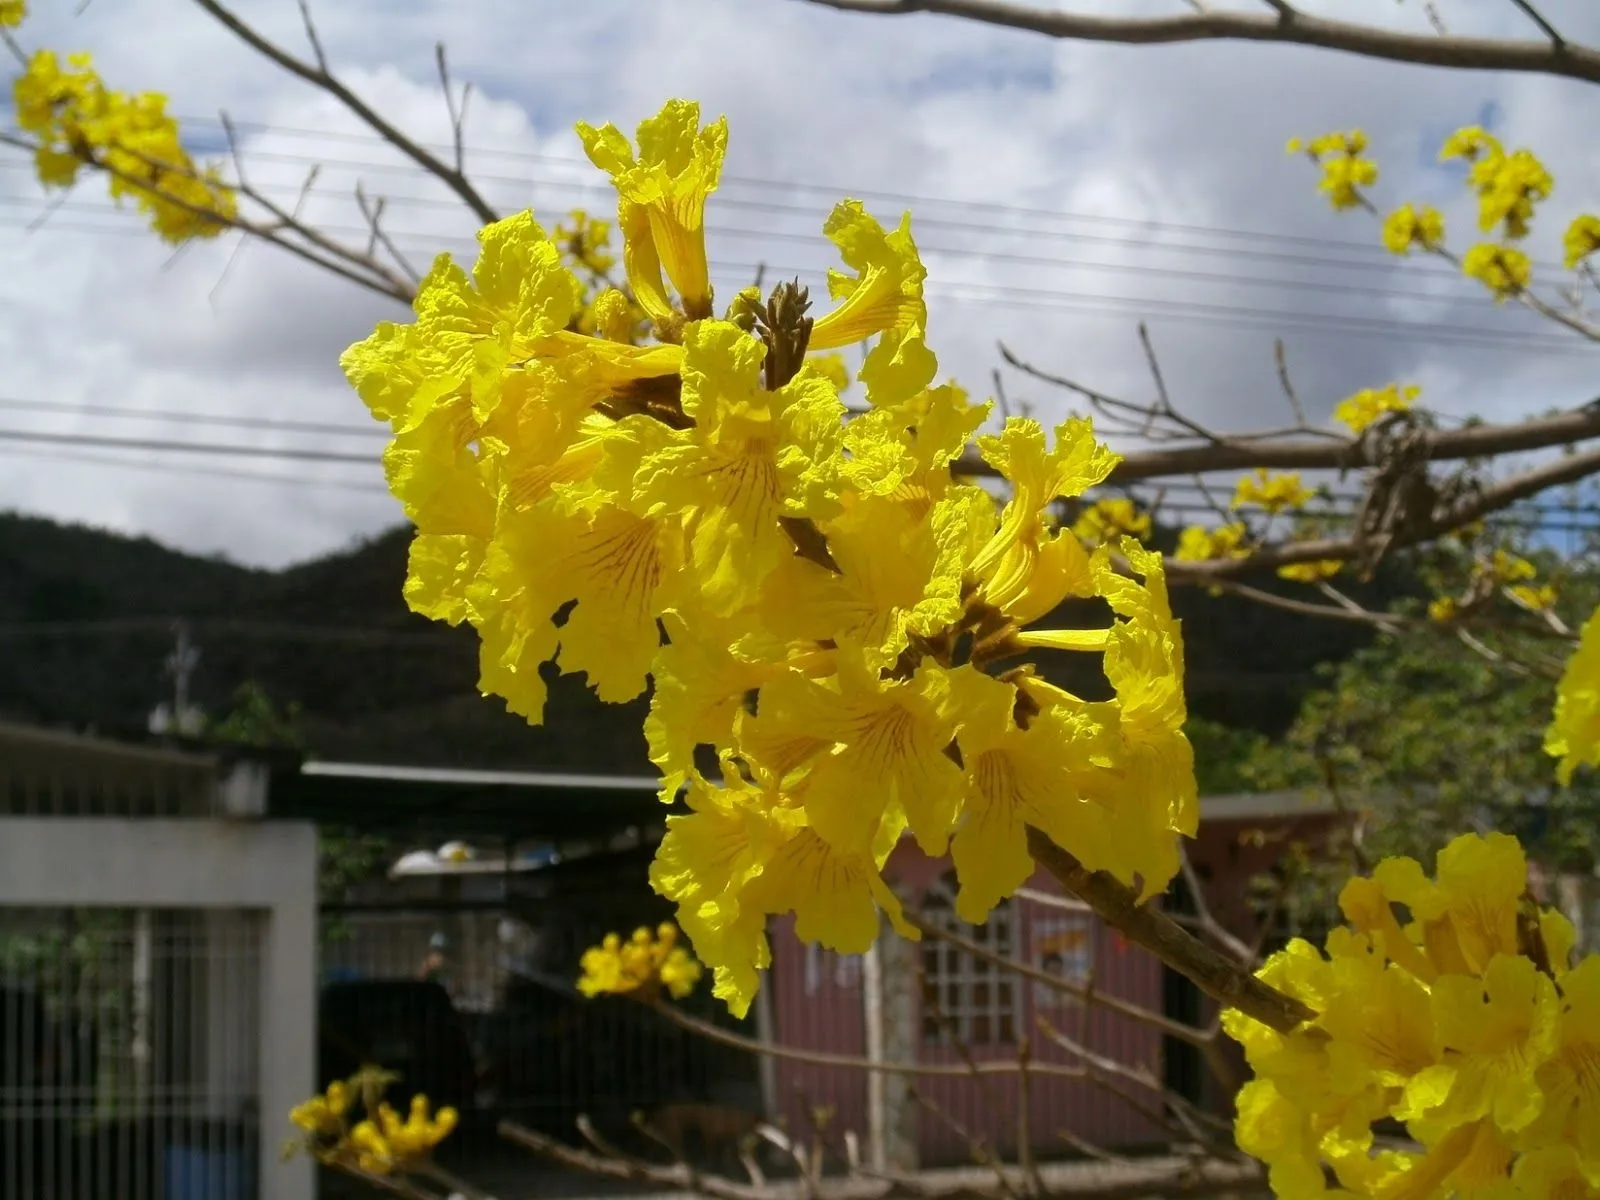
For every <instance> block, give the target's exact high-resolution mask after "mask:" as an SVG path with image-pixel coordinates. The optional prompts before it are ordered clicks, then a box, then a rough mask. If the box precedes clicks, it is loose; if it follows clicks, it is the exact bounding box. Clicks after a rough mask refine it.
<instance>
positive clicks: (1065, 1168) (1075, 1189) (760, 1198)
mask: <svg viewBox="0 0 1600 1200" xmlns="http://www.w3.org/2000/svg"><path fill="white" fill-rule="evenodd" d="M498 1130H499V1133H500V1136H501V1137H503V1138H505V1139H506V1140H507V1141H508V1142H511V1143H512V1144H513V1145H517V1146H521V1147H523V1148H524V1149H526V1150H531V1151H533V1152H534V1153H535V1154H539V1155H542V1156H544V1157H545V1158H548V1159H550V1160H551V1161H553V1162H557V1163H560V1164H561V1165H562V1166H566V1167H572V1168H574V1169H576V1170H579V1171H587V1172H589V1173H590V1174H591V1175H598V1176H601V1177H603V1178H607V1179H619V1180H626V1181H629V1182H635V1183H649V1184H653V1185H655V1186H656V1187H657V1188H658V1189H659V1188H670V1189H672V1190H674V1191H683V1190H685V1189H686V1188H687V1186H688V1177H687V1174H686V1172H685V1170H684V1168H683V1167H682V1166H680V1165H673V1166H664V1165H663V1166H657V1165H656V1164H654V1163H645V1162H641V1161H639V1160H637V1159H624V1158H612V1157H609V1156H607V1155H603V1154H599V1153H596V1152H594V1151H591V1150H583V1149H579V1148H578V1147H575V1146H569V1145H567V1144H566V1143H565V1142H562V1141H559V1140H558V1139H556V1138H553V1137H550V1136H549V1135H547V1134H543V1133H539V1132H537V1131H535V1130H532V1129H529V1128H527V1127H526V1126H523V1125H518V1124H517V1123H515V1122H514V1121H502V1122H500V1124H499V1126H498ZM1040 1171H1041V1174H1042V1175H1043V1177H1044V1185H1045V1191H1044V1193H1043V1194H1044V1196H1047V1197H1049V1196H1074V1197H1084V1198H1085V1200H1089V1198H1091V1197H1092V1198H1093V1200H1144V1198H1145V1197H1149V1196H1208V1195H1216V1194H1218V1193H1226V1192H1241V1193H1242V1192H1249V1191H1252V1190H1255V1189H1257V1188H1260V1187H1261V1186H1262V1185H1263V1183H1264V1182H1265V1174H1264V1172H1263V1170H1262V1168H1261V1165H1260V1164H1259V1163H1253V1162H1251V1163H1237V1162H1222V1161H1216V1160H1212V1161H1207V1162H1201V1163H1193V1162H1187V1161H1177V1162H1175V1161H1174V1160H1173V1159H1172V1158H1170V1157H1168V1158H1164V1159H1156V1160H1145V1161H1131V1162H1127V1163H1122V1162H1117V1163H1097V1164H1092V1165H1089V1164H1084V1163H1052V1164H1049V1165H1046V1166H1042V1167H1041V1168H1040ZM939 1174H940V1175H941V1176H943V1178H942V1179H941V1178H938V1177H935V1178H923V1177H916V1176H901V1175H895V1174H890V1173H887V1172H884V1173H872V1174H868V1173H865V1172H861V1173H856V1174H851V1175H847V1176H844V1177H842V1178H841V1177H829V1178H826V1179H823V1180H821V1181H819V1182H818V1184H817V1185H816V1192H817V1195H818V1196H820V1197H823V1198H825V1200H898V1198H900V1197H907V1198H911V1200H994V1197H995V1196H997V1194H998V1193H997V1192H996V1191H995V1190H993V1189H992V1188H991V1187H987V1186H983V1185H980V1184H978V1183H977V1182H976V1181H974V1180H973V1179H972V1178H971V1174H972V1173H971V1172H970V1171H949V1172H940V1173H939ZM697 1180H698V1183H699V1186H700V1189H701V1191H702V1192H703V1194H704V1195H707V1196H710V1197H712V1198H713V1200H803V1198H804V1197H806V1196H807V1186H808V1181H793V1182H791V1181H784V1182H775V1183H770V1184H768V1185H767V1186H765V1187H752V1186H750V1185H748V1184H740V1183H735V1182H734V1181H732V1180H731V1179H725V1178H722V1177H721V1176H716V1175H705V1174H701V1175H699V1176H698V1177H697Z"/></svg>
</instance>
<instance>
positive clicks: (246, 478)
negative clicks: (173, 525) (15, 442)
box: [0, 445, 390, 496]
mask: <svg viewBox="0 0 1600 1200" xmlns="http://www.w3.org/2000/svg"><path fill="white" fill-rule="evenodd" d="M0 455H10V456H11V457H13V458H25V459H27V460H29V461H30V462H31V461H33V460H35V459H49V460H51V461H53V462H74V463H84V464H87V465H90V466H97V467H112V468H122V469H128V470H140V471H156V472H159V473H160V474H163V475H188V476H194V477H197V478H211V479H224V480H227V481H228V482H230V483H235V482H245V483H270V484H276V485H278V486H280V487H281V486H289V487H295V488H305V487H320V488H331V489H333V490H335V491H344V492H365V493H367V494H368V495H376V496H387V495H389V494H390V493H389V489H388V488H387V487H385V486H384V485H383V484H379V483H358V482H356V481H354V480H345V479H319V478H317V477H315V476H308V475H284V474H280V473H273V472H265V471H241V470H238V469H237V468H235V469H233V470H223V469H221V468H220V467H202V466H196V465H194V464H191V463H169V462H157V461H151V460H149V459H126V458H108V457H106V456H104V455H96V454H75V453H73V452H72V451H70V450H37V449H31V448H29V449H25V448H23V447H21V446H3V445H0Z"/></svg>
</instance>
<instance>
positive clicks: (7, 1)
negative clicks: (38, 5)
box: [0, 0, 28, 28]
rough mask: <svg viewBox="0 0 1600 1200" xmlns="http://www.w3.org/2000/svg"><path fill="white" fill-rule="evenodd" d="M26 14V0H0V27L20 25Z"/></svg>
mask: <svg viewBox="0 0 1600 1200" xmlns="http://www.w3.org/2000/svg"><path fill="white" fill-rule="evenodd" d="M27 15H28V4H27V0H0V28H6V27H8V26H9V27H15V26H18V25H21V24H22V21H23V18H25V17H26V16H27Z"/></svg>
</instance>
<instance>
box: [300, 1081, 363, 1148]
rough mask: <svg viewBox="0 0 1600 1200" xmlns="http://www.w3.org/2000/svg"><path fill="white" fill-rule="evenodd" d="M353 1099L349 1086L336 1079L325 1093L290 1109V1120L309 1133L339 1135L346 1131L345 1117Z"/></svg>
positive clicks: (324, 1135) (325, 1135) (327, 1135)
mask: <svg viewBox="0 0 1600 1200" xmlns="http://www.w3.org/2000/svg"><path fill="white" fill-rule="evenodd" d="M352 1099H353V1097H352V1095H351V1093H350V1089H349V1087H348V1086H347V1085H346V1084H345V1082H344V1081H343V1080H340V1079H336V1080H334V1081H333V1082H332V1083H330V1084H329V1085H328V1090H327V1092H326V1093H325V1094H324V1095H321V1096H313V1097H311V1099H309V1100H307V1101H306V1102H305V1103H304V1104H297V1105H295V1107H294V1108H292V1109H291V1110H290V1111H289V1120H290V1121H291V1122H292V1123H293V1124H295V1125H297V1126H298V1127H299V1128H301V1129H303V1130H305V1131H306V1132H307V1133H309V1134H313V1135H316V1136H321V1137H339V1136H341V1135H342V1134H343V1133H344V1128H345V1123H344V1117H345V1114H346V1113H347V1112H349V1111H350V1101H351V1100H352Z"/></svg>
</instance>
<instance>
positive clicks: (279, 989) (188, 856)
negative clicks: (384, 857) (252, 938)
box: [0, 817, 317, 1200]
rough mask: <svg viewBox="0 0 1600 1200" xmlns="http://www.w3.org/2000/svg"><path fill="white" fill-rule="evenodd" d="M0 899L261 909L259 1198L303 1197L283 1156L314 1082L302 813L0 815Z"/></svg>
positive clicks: (311, 890)
mask: <svg viewBox="0 0 1600 1200" xmlns="http://www.w3.org/2000/svg"><path fill="white" fill-rule="evenodd" d="M0 906H13V907H15V906H21V907H83V908H93V907H107V908H205V909H251V910H255V911H257V912H259V913H261V914H262V915H263V917H264V918H265V928H264V929H263V930H262V946H261V951H262V953H261V986H260V996H259V1001H258V1002H259V1006H260V1013H261V1025H260V1029H261V1047H260V1070H261V1090H260V1095H261V1148H260V1163H261V1200H310V1197H311V1196H312V1195H313V1194H314V1175H313V1171H312V1164H311V1163H310V1162H309V1161H308V1160H307V1159H305V1158H304V1157H303V1156H299V1157H296V1158H295V1159H294V1160H293V1161H291V1162H289V1163H287V1164H285V1163H281V1162H280V1161H279V1149H280V1147H281V1146H282V1145H283V1142H284V1141H285V1139H286V1138H287V1137H288V1136H289V1133H290V1130H289V1128H288V1113H289V1109H290V1108H291V1107H293V1106H294V1105H295V1104H298V1103H299V1102H300V1101H302V1100H304V1099H305V1098H306V1097H307V1096H309V1095H311V1093H312V1091H313V1089H314V1088H315V1087H316V938H317V835H316V829H315V827H314V826H312V825H311V824H310V823H308V822H270V823H261V824H255V823H240V822H232V821H224V820H194V819H171V820H123V819H113V818H106V819H101V818H51V817H5V818H0Z"/></svg>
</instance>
